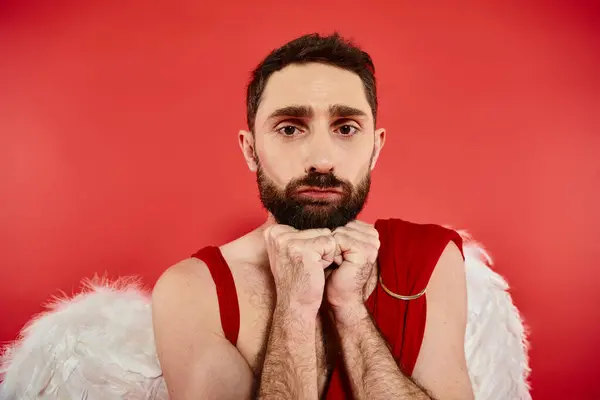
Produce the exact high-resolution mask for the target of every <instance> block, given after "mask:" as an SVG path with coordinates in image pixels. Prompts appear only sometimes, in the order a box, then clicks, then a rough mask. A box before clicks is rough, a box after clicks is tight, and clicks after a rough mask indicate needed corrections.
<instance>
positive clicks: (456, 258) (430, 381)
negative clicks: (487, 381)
mask: <svg viewBox="0 0 600 400" xmlns="http://www.w3.org/2000/svg"><path fill="white" fill-rule="evenodd" d="M466 325H467V287H466V276H465V268H464V261H463V258H462V254H461V252H460V250H459V248H458V247H457V246H456V244H454V242H450V243H449V244H448V245H447V246H446V248H445V249H444V251H443V253H442V255H441V256H440V259H439V260H438V262H437V265H436V267H435V269H434V271H433V274H432V276H431V279H430V281H429V284H428V286H427V318H426V325H425V334H424V337H423V344H422V346H421V351H420V352H419V357H418V358H417V363H416V365H415V369H414V371H413V378H414V379H415V380H416V381H417V382H418V383H419V384H420V385H421V386H423V387H424V388H425V389H426V390H427V391H428V392H430V393H431V394H432V395H433V396H434V398H440V399H472V398H473V392H472V387H471V382H470V379H469V375H468V370H467V362H466V359H465V350H464V348H465V347H464V346H465V344H464V343H465V342H464V341H465V331H466Z"/></svg>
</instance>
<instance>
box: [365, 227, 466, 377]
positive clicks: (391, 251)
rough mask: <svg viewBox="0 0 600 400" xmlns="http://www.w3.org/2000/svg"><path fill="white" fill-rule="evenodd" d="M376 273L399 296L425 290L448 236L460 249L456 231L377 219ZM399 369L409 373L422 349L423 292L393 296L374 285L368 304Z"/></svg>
mask: <svg viewBox="0 0 600 400" xmlns="http://www.w3.org/2000/svg"><path fill="white" fill-rule="evenodd" d="M375 228H376V229H377V231H378V232H379V238H380V242H381V246H380V248H379V274H380V277H381V280H382V282H383V284H384V285H385V286H386V287H387V288H388V289H389V290H391V291H392V292H394V293H396V294H399V295H402V296H414V295H418V294H419V293H421V292H422V291H423V290H424V289H426V287H427V285H428V283H429V280H430V278H431V274H432V273H433V270H434V269H435V266H436V264H437V262H438V260H439V258H440V256H441V254H442V252H443V251H444V249H445V248H446V246H447V245H448V243H449V242H450V241H452V242H454V243H455V244H456V245H457V247H458V248H459V249H460V250H461V252H462V238H461V237H460V235H459V234H458V233H457V232H455V231H453V230H451V229H447V228H444V227H442V226H440V225H434V224H415V223H411V222H407V221H403V220H401V219H387V220H378V221H377V222H376V223H375ZM367 305H368V307H369V310H370V311H371V313H372V315H373V317H374V319H375V321H376V323H377V326H378V327H379V329H380V331H381V333H382V335H383V336H384V338H385V339H386V340H387V342H388V343H389V344H390V345H391V347H392V354H393V356H394V358H395V359H396V361H397V362H398V364H399V366H400V368H401V369H402V371H403V372H404V374H406V375H408V376H411V375H412V372H413V370H414V367H415V364H416V362H417V357H418V355H419V352H420V350H421V344H422V342H423V335H424V333H425V321H426V317H427V295H426V294H425V295H422V296H420V297H418V298H417V299H414V300H398V299H396V298H394V297H392V296H390V295H389V294H388V293H386V292H385V291H384V290H383V288H382V287H381V285H380V284H379V285H378V286H377V288H376V289H375V291H374V293H373V295H372V296H371V297H370V298H369V301H368V303H367Z"/></svg>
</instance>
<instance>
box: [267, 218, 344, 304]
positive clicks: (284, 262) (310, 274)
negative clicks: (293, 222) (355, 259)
mask: <svg viewBox="0 0 600 400" xmlns="http://www.w3.org/2000/svg"><path fill="white" fill-rule="evenodd" d="M264 237H265V242H266V245H267V253H268V255H269V263H270V266H271V272H272V274H273V278H274V281H275V288H276V293H277V304H278V305H279V306H282V307H289V306H293V307H300V308H304V309H306V310H308V311H309V312H311V313H314V314H315V315H316V314H317V312H318V310H319V307H320V306H321V302H322V300H323V291H324V287H325V272H324V269H325V268H327V267H328V266H329V265H330V264H331V263H332V262H333V260H334V257H335V253H336V242H335V238H334V235H333V234H332V232H331V230H329V229H308V230H302V231H299V230H296V229H294V228H292V227H290V226H287V225H271V226H269V227H268V228H267V229H265V231H264Z"/></svg>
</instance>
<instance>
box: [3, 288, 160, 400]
mask: <svg viewBox="0 0 600 400" xmlns="http://www.w3.org/2000/svg"><path fill="white" fill-rule="evenodd" d="M84 285H85V286H84V287H85V288H84V290H83V291H82V292H81V293H79V294H78V295H76V296H74V297H73V298H71V299H69V298H67V297H66V296H64V297H63V298H56V299H54V300H53V301H52V302H51V303H50V304H49V305H48V310H47V311H46V312H44V313H42V314H40V315H37V316H35V317H34V318H33V319H32V320H31V321H30V322H29V323H28V324H27V325H26V326H25V328H24V329H23V330H22V332H21V335H20V337H19V339H18V340H17V341H16V342H15V343H13V344H12V345H11V346H8V347H6V348H5V349H4V352H3V354H2V358H1V359H0V376H1V375H3V377H4V380H3V382H2V383H1V384H0V399H2V400H29V399H32V400H33V399H48V400H50V399H88V400H96V399H98V400H100V399H102V400H112V399H115V400H116V399H130V400H142V399H167V398H168V397H167V394H166V389H165V385H164V381H163V379H162V372H161V369H160V365H159V363H158V358H157V355H156V349H155V346H154V335H153V330H152V312H151V311H152V310H151V304H150V297H149V295H148V292H147V291H146V290H143V289H141V287H140V286H139V285H138V284H137V283H136V282H135V281H133V280H131V279H130V278H122V279H119V280H118V281H116V282H108V281H107V280H106V279H98V278H95V279H94V280H92V281H85V282H84Z"/></svg>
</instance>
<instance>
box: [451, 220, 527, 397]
mask: <svg viewBox="0 0 600 400" xmlns="http://www.w3.org/2000/svg"><path fill="white" fill-rule="evenodd" d="M459 233H460V235H461V236H462V238H463V241H464V245H463V252H464V255H465V268H466V272H465V273H466V279H467V296H468V317H467V331H466V335H465V355H466V358H467V367H468V370H469V376H470V378H471V383H472V385H473V391H474V393H475V398H476V399H477V400H505V399H506V400H530V399H531V395H530V387H529V383H528V379H529V375H530V368H529V359H528V350H529V343H528V341H527V336H526V332H525V329H524V325H523V320H522V318H521V315H520V313H519V310H518V309H517V308H516V307H515V305H514V304H513V301H512V299H511V296H510V294H509V293H508V291H507V290H508V288H509V286H508V284H507V282H506V281H505V280H504V279H503V278H502V277H501V276H500V275H499V274H498V273H496V272H494V271H493V270H492V265H493V262H492V258H491V257H490V255H489V254H488V253H487V252H486V250H485V249H484V248H483V246H482V245H481V244H480V243H477V242H475V241H474V240H473V239H472V238H471V237H470V235H469V234H468V233H467V232H465V231H459Z"/></svg>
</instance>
